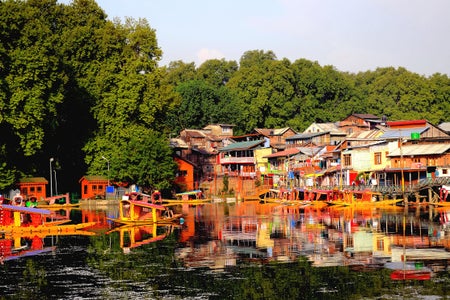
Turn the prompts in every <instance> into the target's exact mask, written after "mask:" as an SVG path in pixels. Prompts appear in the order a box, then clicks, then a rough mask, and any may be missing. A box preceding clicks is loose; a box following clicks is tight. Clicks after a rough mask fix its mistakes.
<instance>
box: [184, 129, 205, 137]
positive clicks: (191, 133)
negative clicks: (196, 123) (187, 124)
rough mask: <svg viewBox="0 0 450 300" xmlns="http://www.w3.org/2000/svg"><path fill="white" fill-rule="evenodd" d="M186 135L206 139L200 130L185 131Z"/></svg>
mask: <svg viewBox="0 0 450 300" xmlns="http://www.w3.org/2000/svg"><path fill="white" fill-rule="evenodd" d="M184 131H185V132H186V135H188V136H190V137H195V138H204V137H206V133H205V132H204V131H203V130H200V129H185V130H184Z"/></svg>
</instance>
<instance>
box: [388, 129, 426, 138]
mask: <svg viewBox="0 0 450 300" xmlns="http://www.w3.org/2000/svg"><path fill="white" fill-rule="evenodd" d="M428 129H429V127H417V128H404V129H388V130H386V131H385V132H384V133H383V134H382V135H381V136H380V138H381V139H400V138H411V133H413V132H418V133H420V134H422V133H423V132H425V131H427V130H428Z"/></svg>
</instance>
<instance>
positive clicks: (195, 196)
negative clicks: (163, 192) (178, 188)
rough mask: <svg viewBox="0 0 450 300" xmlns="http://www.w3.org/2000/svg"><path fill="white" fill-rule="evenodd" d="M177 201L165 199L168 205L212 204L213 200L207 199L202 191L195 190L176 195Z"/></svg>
mask: <svg viewBox="0 0 450 300" xmlns="http://www.w3.org/2000/svg"><path fill="white" fill-rule="evenodd" d="M176 197H177V199H164V200H163V202H166V203H205V202H211V199H206V198H205V197H204V195H203V192H202V191H201V190H193V191H188V192H183V193H178V194H176Z"/></svg>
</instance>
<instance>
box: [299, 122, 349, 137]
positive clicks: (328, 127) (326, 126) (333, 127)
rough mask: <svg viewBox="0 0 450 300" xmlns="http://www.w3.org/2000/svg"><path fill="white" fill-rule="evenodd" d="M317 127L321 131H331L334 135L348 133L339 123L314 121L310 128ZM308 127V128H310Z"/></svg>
mask: <svg viewBox="0 0 450 300" xmlns="http://www.w3.org/2000/svg"><path fill="white" fill-rule="evenodd" d="M311 127H317V128H319V129H320V131H325V132H327V131H328V132H330V134H333V135H346V133H345V132H343V131H341V130H340V129H339V126H338V123H333V122H328V123H313V124H311V125H310V126H309V127H308V128H311ZM308 128H307V129H306V130H308ZM306 130H305V131H303V133H309V132H307V131H306Z"/></svg>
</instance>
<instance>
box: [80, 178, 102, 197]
mask: <svg viewBox="0 0 450 300" xmlns="http://www.w3.org/2000/svg"><path fill="white" fill-rule="evenodd" d="M80 184H81V199H94V198H104V197H105V194H106V187H107V186H108V178H107V177H104V176H98V175H86V176H83V177H82V178H81V179H80Z"/></svg>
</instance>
